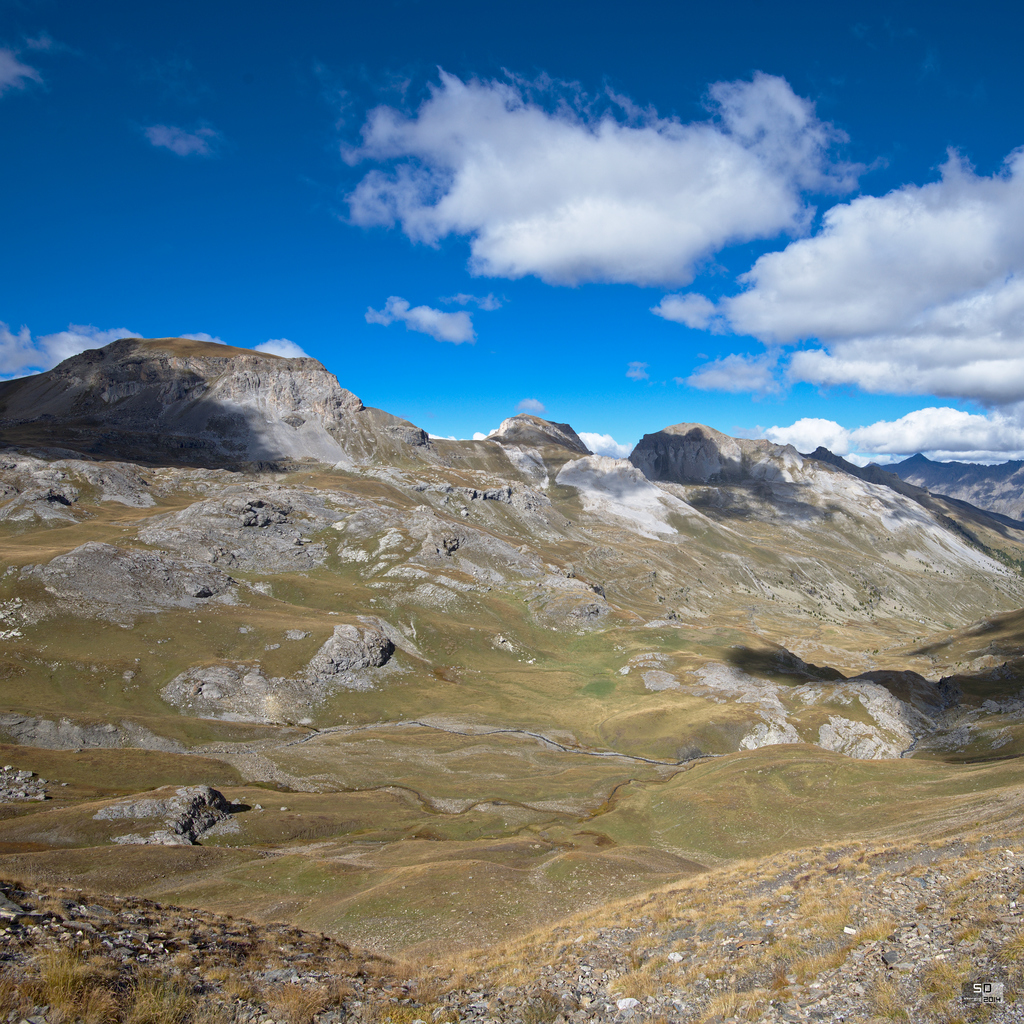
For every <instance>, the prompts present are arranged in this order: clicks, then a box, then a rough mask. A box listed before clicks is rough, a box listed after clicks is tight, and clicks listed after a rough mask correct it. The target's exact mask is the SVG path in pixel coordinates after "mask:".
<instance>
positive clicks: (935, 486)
mask: <svg viewBox="0 0 1024 1024" xmlns="http://www.w3.org/2000/svg"><path fill="white" fill-rule="evenodd" d="M886 468H887V469H888V470H889V471H890V472H892V473H895V474H896V475H897V476H898V477H899V478H900V479H901V480H906V481H907V483H911V484H915V485H916V486H918V487H924V488H926V489H927V490H929V491H932V492H933V493H935V494H944V495H946V496H948V497H950V498H959V499H960V500H961V501H968V502H970V503H971V504H972V505H977V506H978V507H979V508H983V509H987V510H989V511H990V512H999V513H1001V514H1002V515H1004V516H1008V517H1009V518H1011V519H1016V520H1021V519H1024V462H1004V463H1002V464H1001V465H998V466H981V465H977V464H975V463H972V462H932V461H931V459H927V458H925V457H924V456H923V455H912V456H911V457H910V458H909V459H904V460H903V461H902V462H894V463H892V464H891V465H889V466H887V467H886Z"/></svg>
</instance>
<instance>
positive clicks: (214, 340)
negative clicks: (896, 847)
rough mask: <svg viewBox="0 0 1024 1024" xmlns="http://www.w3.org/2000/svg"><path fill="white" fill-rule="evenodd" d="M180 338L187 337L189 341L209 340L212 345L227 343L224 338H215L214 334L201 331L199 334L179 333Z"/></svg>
mask: <svg viewBox="0 0 1024 1024" xmlns="http://www.w3.org/2000/svg"><path fill="white" fill-rule="evenodd" d="M178 337H179V338H187V339H188V340H189V341H208V342H209V343H210V344H211V345H226V344H227V342H226V341H225V340H224V339H223V338H215V337H214V336H213V335H212V334H207V333H206V332H205V331H199V332H198V333H197V334H179V335H178Z"/></svg>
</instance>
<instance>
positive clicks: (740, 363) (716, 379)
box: [675, 353, 781, 394]
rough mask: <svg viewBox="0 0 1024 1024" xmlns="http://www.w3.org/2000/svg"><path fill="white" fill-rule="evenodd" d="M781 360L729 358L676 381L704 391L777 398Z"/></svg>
mask: <svg viewBox="0 0 1024 1024" xmlns="http://www.w3.org/2000/svg"><path fill="white" fill-rule="evenodd" d="M777 365H778V356H776V355H775V354H773V353H766V354H765V355H760V356H747V355H738V354H733V355H728V356H723V357H722V358H721V359H715V360H712V361H711V362H709V363H705V364H704V365H703V366H698V367H697V369H696V370H694V371H693V373H691V374H690V376H689V377H676V379H675V380H676V383H677V384H689V385H690V387H692V388H699V389H700V390H701V391H728V392H731V393H732V394H737V393H740V392H748V391H749V392H757V393H760V394H774V393H776V392H778V391H779V390H781V388H780V385H779V382H778V380H777V379H776V377H775V370H776V366H777Z"/></svg>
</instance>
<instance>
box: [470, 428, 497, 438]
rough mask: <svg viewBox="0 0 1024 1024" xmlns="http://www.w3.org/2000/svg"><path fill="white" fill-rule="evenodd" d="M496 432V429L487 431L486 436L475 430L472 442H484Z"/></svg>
mask: <svg viewBox="0 0 1024 1024" xmlns="http://www.w3.org/2000/svg"><path fill="white" fill-rule="evenodd" d="M497 432H498V428H497V427H495V428H494V429H493V430H488V431H487V433H486V434H481V433H480V431H479V430H475V431H474V432H473V440H474V441H486V440H487V438H489V437H492V436H493V435H494V434H496V433H497Z"/></svg>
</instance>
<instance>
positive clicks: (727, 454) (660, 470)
mask: <svg viewBox="0 0 1024 1024" xmlns="http://www.w3.org/2000/svg"><path fill="white" fill-rule="evenodd" d="M787 455H788V456H789V457H790V458H793V459H796V460H799V455H798V454H797V452H796V449H794V448H793V447H792V446H790V445H785V446H783V445H777V444H772V442H771V441H764V440H761V441H751V440H747V439H746V438H736V437H729V436H728V435H727V434H722V433H720V432H719V431H717V430H714V429H712V428H711V427H706V426H704V425H703V424H701V423H677V424H675V426H671V427H665V428H664V429H663V430H659V431H658V432H657V433H656V434H644V436H643V437H642V438H641V440H640V443H639V444H638V445H637V446H636V447H635V448H634V449H633V452H632V454H631V455H630V456H629V461H630V462H632V463H633V465H634V466H636V467H637V469H639V470H640V471H641V472H642V473H643V474H644V476H646V477H647V478H648V479H649V480H663V481H666V482H670V483H679V484H704V483H709V482H729V481H733V482H738V481H741V480H746V479H750V478H751V477H752V476H758V475H761V474H759V473H755V472H754V467H755V466H756V465H758V464H760V463H763V462H765V461H766V460H767V459H769V458H771V457H772V456H787Z"/></svg>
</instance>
